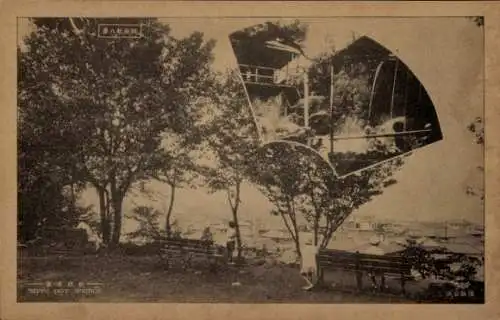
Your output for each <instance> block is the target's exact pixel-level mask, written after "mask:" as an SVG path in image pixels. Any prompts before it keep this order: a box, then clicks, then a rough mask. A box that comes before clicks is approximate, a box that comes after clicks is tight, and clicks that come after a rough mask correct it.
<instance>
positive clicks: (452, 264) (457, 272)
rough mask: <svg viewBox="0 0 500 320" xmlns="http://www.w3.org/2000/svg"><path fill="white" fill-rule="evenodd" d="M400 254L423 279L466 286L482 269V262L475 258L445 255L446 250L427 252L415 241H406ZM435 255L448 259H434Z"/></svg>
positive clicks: (462, 255) (461, 255)
mask: <svg viewBox="0 0 500 320" xmlns="http://www.w3.org/2000/svg"><path fill="white" fill-rule="evenodd" d="M401 254H402V256H403V257H405V259H406V260H407V261H408V262H409V263H410V265H411V266H412V267H413V268H414V269H415V270H416V271H418V273H420V275H421V276H422V277H423V278H424V279H425V278H429V277H433V278H435V279H441V280H448V281H455V282H458V283H466V284H467V283H470V282H471V281H473V280H474V278H475V276H476V274H477V272H478V269H479V268H481V267H483V261H482V260H481V259H479V258H477V257H473V256H467V255H464V254H452V253H447V252H446V250H439V249H436V250H428V249H425V248H424V247H422V246H421V245H420V244H419V243H417V242H416V241H415V240H407V243H406V244H405V249H404V250H403V251H402V252H401ZM435 254H440V255H443V254H444V255H447V256H448V257H447V258H446V259H445V260H443V259H439V258H436V255H435Z"/></svg>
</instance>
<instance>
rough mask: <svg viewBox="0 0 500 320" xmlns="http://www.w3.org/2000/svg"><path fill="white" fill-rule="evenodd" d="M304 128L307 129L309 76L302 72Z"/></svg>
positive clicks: (305, 71)
mask: <svg viewBox="0 0 500 320" xmlns="http://www.w3.org/2000/svg"><path fill="white" fill-rule="evenodd" d="M304 127H306V128H309V75H308V74H307V70H304Z"/></svg>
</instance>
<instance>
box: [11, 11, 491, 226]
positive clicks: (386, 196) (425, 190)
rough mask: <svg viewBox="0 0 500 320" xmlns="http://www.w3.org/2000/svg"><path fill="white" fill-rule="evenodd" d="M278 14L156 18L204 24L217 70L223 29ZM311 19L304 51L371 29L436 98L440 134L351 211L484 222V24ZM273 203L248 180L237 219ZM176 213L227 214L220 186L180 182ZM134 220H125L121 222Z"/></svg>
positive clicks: (92, 197)
mask: <svg viewBox="0 0 500 320" xmlns="http://www.w3.org/2000/svg"><path fill="white" fill-rule="evenodd" d="M275 20H276V19H254V18H251V19H250V18H249V19H245V18H238V19H235V18H232V19H229V18H227V19H206V18H205V19H201V18H182V19H180V18H171V19H168V20H167V19H162V20H161V21H162V22H164V23H168V24H169V25H170V26H171V28H172V32H173V35H174V36H177V37H182V36H187V35H189V34H190V33H191V32H193V31H203V32H204V34H205V37H206V38H211V39H215V40H216V41H217V44H216V47H215V49H214V56H215V60H214V64H213V67H214V69H217V70H220V71H223V70H225V69H226V68H232V67H234V66H236V59H235V57H234V54H233V52H232V49H231V46H230V43H229V38H228V36H229V34H230V33H232V32H234V31H235V30H237V29H240V28H245V27H249V26H252V25H254V24H257V23H262V22H265V21H275ZM301 21H302V22H304V23H307V24H308V25H309V30H308V34H307V38H306V40H305V42H304V48H305V52H306V53H307V54H308V55H309V56H314V55H316V54H318V53H320V52H321V51H323V50H325V48H327V46H329V45H331V44H332V43H333V44H334V45H335V47H336V48H337V49H341V48H342V47H344V46H346V45H347V44H348V43H350V42H351V41H352V39H353V36H355V37H359V36H362V35H366V36H369V37H371V38H373V39H374V40H376V41H378V42H379V43H381V44H382V45H384V46H385V47H387V48H388V49H389V50H391V51H392V52H393V53H395V54H396V55H398V56H399V58H400V59H401V60H402V61H403V62H405V63H406V64H407V65H408V66H409V68H410V69H411V70H412V71H413V73H414V74H415V75H416V76H417V77H418V78H419V79H420V81H421V82H422V84H423V85H424V86H425V88H426V89H427V91H428V93H429V95H430V97H431V99H432V100H433V102H434V105H435V106H436V110H437V113H438V117H439V120H440V123H441V128H442V131H443V136H444V138H443V140H442V141H439V142H437V143H435V144H432V145H430V146H426V147H424V148H422V149H418V150H416V151H415V152H414V153H413V154H412V155H411V156H410V157H408V158H406V160H405V164H404V166H403V168H402V169H401V170H400V171H398V172H397V173H396V176H395V178H396V179H397V181H398V182H397V184H395V185H392V186H390V187H388V188H386V189H385V190H384V193H383V194H382V195H380V196H378V197H376V198H375V199H374V200H373V201H371V202H369V203H367V204H365V205H363V206H362V207H361V208H360V209H359V210H358V211H356V212H354V213H353V215H352V216H353V217H362V216H372V217H374V218H375V219H397V220H406V221H408V220H415V221H443V220H452V219H453V220H454V219H467V220H470V221H472V222H475V223H483V211H482V207H481V201H480V200H479V199H478V198H476V197H471V196H467V195H466V194H465V190H466V187H467V186H468V185H476V186H479V185H481V184H482V175H481V174H480V171H479V170H478V169H477V167H478V166H481V165H482V164H483V150H482V147H481V146H479V145H477V144H476V143H475V142H474V137H473V135H472V134H471V133H470V132H469V131H468V130H467V125H468V124H469V123H470V122H472V121H473V120H474V119H475V118H476V117H478V116H482V112H483V99H484V97H483V71H484V61H483V57H484V52H483V32H482V31H483V30H482V28H479V27H477V26H476V25H475V24H474V23H472V22H471V21H470V20H468V19H466V18H463V17H456V18H329V19H325V18H321V19H301ZM29 30H30V27H29V24H28V23H27V22H26V21H20V23H19V38H22V36H23V34H26V33H27V32H29ZM150 187H151V189H152V190H154V191H155V192H157V193H159V194H162V195H163V196H162V197H163V198H164V199H167V198H168V195H169V189H168V187H167V186H165V185H162V184H160V183H153V184H152V185H151V186H150ZM162 197H160V196H159V197H158V198H157V200H156V201H151V200H147V199H145V198H144V197H141V196H137V197H133V199H132V197H129V198H128V199H127V200H126V201H125V204H124V211H125V212H130V210H131V209H132V208H133V206H134V205H137V204H148V205H153V206H155V207H157V208H158V209H163V208H164V205H165V200H162ZM83 201H84V202H85V203H93V204H97V203H98V202H97V197H96V194H95V192H94V191H93V190H89V191H88V192H87V193H86V194H85V195H84V200H83ZM272 208H273V206H272V205H271V204H270V203H269V202H268V201H267V199H266V198H265V197H264V196H263V195H262V194H261V193H260V192H259V191H258V190H256V189H255V188H254V187H252V186H250V185H245V186H244V189H243V192H242V205H241V213H240V217H241V219H243V220H245V219H248V220H252V219H253V218H255V219H256V220H258V221H260V222H261V223H263V224H266V225H269V226H281V222H280V220H279V218H277V217H271V216H270V214H269V211H270V210H271V209H272ZM173 215H174V218H177V219H179V221H180V223H181V225H184V226H186V225H188V224H203V223H207V221H210V222H214V223H215V222H218V221H220V220H222V219H229V218H230V217H231V213H230V209H229V205H228V204H227V203H226V198H225V194H223V193H215V194H209V193H208V192H207V190H205V189H203V188H198V189H196V190H181V191H179V192H178V193H177V199H176V203H175V208H174V214H173ZM133 228H134V225H133V224H132V223H130V222H127V221H126V222H125V230H132V229H133Z"/></svg>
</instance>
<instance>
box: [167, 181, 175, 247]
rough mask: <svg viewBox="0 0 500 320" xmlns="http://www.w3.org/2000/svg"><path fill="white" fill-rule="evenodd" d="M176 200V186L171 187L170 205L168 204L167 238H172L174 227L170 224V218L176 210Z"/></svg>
mask: <svg viewBox="0 0 500 320" xmlns="http://www.w3.org/2000/svg"><path fill="white" fill-rule="evenodd" d="M174 200H175V184H171V185H170V203H169V204H168V210H167V216H166V217H165V232H166V233H167V237H168V238H170V236H171V235H172V225H171V224H170V217H171V216H172V211H173V208H174Z"/></svg>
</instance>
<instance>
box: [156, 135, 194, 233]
mask: <svg viewBox="0 0 500 320" xmlns="http://www.w3.org/2000/svg"><path fill="white" fill-rule="evenodd" d="M191 137H192V135H190V136H185V135H184V136H183V135H175V134H170V135H168V137H166V138H165V139H164V141H163V146H164V147H165V148H166V149H168V150H169V157H168V161H166V162H165V165H164V167H162V168H160V169H159V170H158V171H157V173H156V174H155V175H153V177H154V178H155V179H156V180H158V181H161V182H164V183H166V184H167V185H168V186H169V187H170V196H169V201H168V206H167V208H166V210H165V232H166V235H167V237H170V236H171V234H172V221H171V218H172V213H173V209H174V201H175V194H176V190H177V189H178V188H181V187H182V186H183V185H190V186H191V187H195V185H194V184H193V183H192V182H193V180H194V179H195V178H196V176H197V175H198V167H197V165H196V163H195V161H194V160H193V159H194V158H195V157H196V151H198V148H197V146H196V144H193V140H192V139H191ZM193 153H194V154H193Z"/></svg>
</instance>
